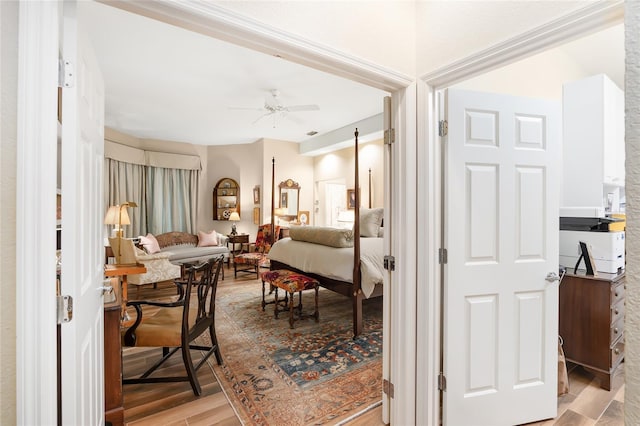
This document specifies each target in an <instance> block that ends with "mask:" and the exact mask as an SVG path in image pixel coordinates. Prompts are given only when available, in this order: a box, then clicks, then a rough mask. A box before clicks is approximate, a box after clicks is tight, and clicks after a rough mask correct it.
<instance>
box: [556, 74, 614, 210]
mask: <svg viewBox="0 0 640 426" xmlns="http://www.w3.org/2000/svg"><path fill="white" fill-rule="evenodd" d="M562 104H563V182H562V200H561V206H562V207H588V208H593V207H596V208H603V209H604V208H606V207H607V198H608V194H613V196H611V195H609V198H613V199H614V200H617V199H618V197H619V196H620V195H622V194H623V193H624V179H625V175H624V158H625V152H624V92H623V91H622V90H621V89H620V88H619V87H618V86H616V84H615V83H614V82H613V81H611V80H610V79H609V78H608V77H607V76H606V75H604V74H599V75H595V76H592V77H588V78H585V79H582V80H578V81H573V82H570V83H566V84H565V85H564V86H563V99H562ZM613 211H618V206H617V204H615V205H614V207H613Z"/></svg>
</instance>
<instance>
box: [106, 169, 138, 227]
mask: <svg viewBox="0 0 640 426" xmlns="http://www.w3.org/2000/svg"><path fill="white" fill-rule="evenodd" d="M145 168H146V167H145V166H143V165H140V164H132V163H125V162H122V161H118V160H113V159H111V158H105V167H104V171H105V177H104V182H105V187H106V188H105V189H106V190H105V191H104V193H105V207H109V206H114V205H116V204H122V203H124V202H125V201H134V202H135V203H136V204H138V207H129V208H128V210H127V212H128V213H129V218H130V219H131V225H126V226H123V230H124V236H125V237H126V238H131V237H137V236H138V235H146V230H147V206H146V203H144V202H141V201H142V200H145V199H146V182H145V180H146V174H145Z"/></svg>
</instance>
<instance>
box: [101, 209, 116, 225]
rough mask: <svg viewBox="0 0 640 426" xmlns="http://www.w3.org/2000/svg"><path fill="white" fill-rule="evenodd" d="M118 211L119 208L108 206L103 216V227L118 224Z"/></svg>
mask: <svg viewBox="0 0 640 426" xmlns="http://www.w3.org/2000/svg"><path fill="white" fill-rule="evenodd" d="M118 210H119V206H109V209H108V210H107V214H105V215H104V224H105V225H117V224H118V213H119V212H118Z"/></svg>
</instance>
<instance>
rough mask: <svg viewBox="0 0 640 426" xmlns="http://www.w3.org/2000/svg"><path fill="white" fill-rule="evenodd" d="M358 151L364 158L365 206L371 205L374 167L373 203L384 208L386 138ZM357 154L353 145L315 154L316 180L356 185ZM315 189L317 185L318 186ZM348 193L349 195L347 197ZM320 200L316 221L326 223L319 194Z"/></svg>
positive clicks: (361, 177)
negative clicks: (384, 140)
mask: <svg viewBox="0 0 640 426" xmlns="http://www.w3.org/2000/svg"><path fill="white" fill-rule="evenodd" d="M358 154H359V158H360V169H359V172H360V173H359V179H360V191H361V192H360V200H361V206H362V207H368V206H369V168H371V206H372V207H382V206H383V205H384V162H383V161H384V144H383V141H382V139H378V140H376V141H371V142H368V143H366V144H362V145H360V146H359V153H358ZM354 157H355V153H354V149H353V147H351V148H345V149H341V150H339V151H334V152H331V153H329V154H325V155H319V156H317V157H315V160H314V180H315V183H318V182H323V181H332V182H339V183H344V184H345V185H346V187H347V188H348V189H351V188H354V186H355V185H354V174H355V173H354V172H355V166H354V164H355V159H354ZM314 188H316V186H315V185H314ZM316 189H317V188H316ZM346 196H347V195H346V194H345V198H346ZM316 200H317V201H318V204H317V205H315V207H317V208H318V210H319V217H317V218H315V220H316V222H312V223H324V219H325V218H324V217H323V212H324V206H323V205H322V201H323V200H321V199H319V197H318V195H317V194H316ZM314 201H315V200H314ZM304 210H306V209H304ZM310 211H312V210H310Z"/></svg>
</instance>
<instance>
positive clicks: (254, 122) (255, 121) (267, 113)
mask: <svg viewBox="0 0 640 426" xmlns="http://www.w3.org/2000/svg"><path fill="white" fill-rule="evenodd" d="M261 111H262V110H261ZM271 114H273V113H272V112H266V113H264V114H262V115H261V116H260V117H258V118H256V119H255V120H254V121H253V123H251V124H256V123H257V122H258V121H260V120H262V119H263V118H264V117H266V116H267V115H271Z"/></svg>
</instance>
